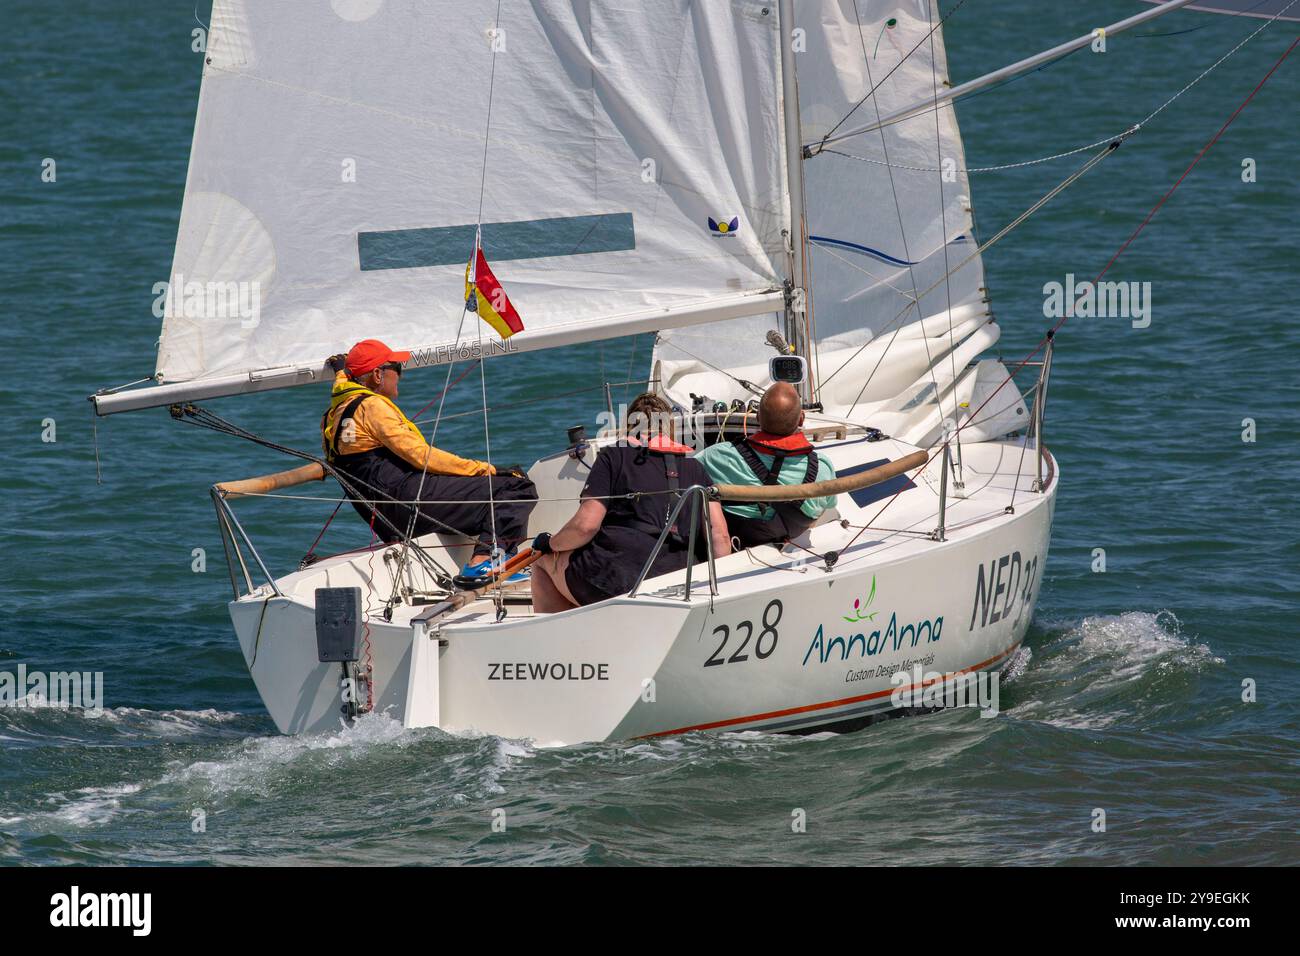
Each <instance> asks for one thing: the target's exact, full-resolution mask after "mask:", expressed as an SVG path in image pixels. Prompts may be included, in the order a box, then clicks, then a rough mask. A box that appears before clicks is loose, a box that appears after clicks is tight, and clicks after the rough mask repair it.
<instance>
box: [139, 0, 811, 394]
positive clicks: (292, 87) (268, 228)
mask: <svg viewBox="0 0 1300 956" xmlns="http://www.w3.org/2000/svg"><path fill="white" fill-rule="evenodd" d="M496 12H497V2H496V0H474V2H467V0H332V2H318V3H310V4H307V3H255V2H251V0H216V2H215V3H214V10H213V17H212V24H211V31H210V40H209V48H208V54H207V58H206V65H205V68H204V77H203V86H202V92H201V94H200V100H199V111H198V118H197V122H196V128H195V134H194V143H193V149H192V153H191V157H190V168H189V176H188V180H187V183H186V188H185V198H184V206H183V209H182V213H181V222H180V232H179V237H178V240H177V246H176V254H175V260H174V265H173V270H172V273H173V276H172V279H173V286H174V289H173V295H172V296H171V298H170V301H169V303H168V308H167V311H166V314H165V318H164V322H163V332H162V340H161V343H160V351H159V355H158V367H157V368H158V373H159V376H160V378H161V380H163V381H166V382H189V381H194V380H200V384H201V382H202V381H213V380H224V379H228V378H232V377H237V376H238V375H240V374H241V373H250V372H252V373H256V372H257V370H265V369H275V368H283V367H285V366H294V365H298V366H315V367H319V366H320V364H321V362H322V360H323V358H324V357H325V356H327V355H329V354H331V353H334V352H338V351H340V350H343V349H345V348H346V347H347V346H348V345H349V344H350V343H352V342H353V341H355V340H357V339H361V338H369V337H375V338H380V339H383V340H385V341H386V342H389V343H390V344H392V345H394V346H395V347H400V348H412V349H417V350H426V351H420V352H418V353H417V357H416V360H415V361H416V364H422V363H431V362H435V361H445V360H447V359H448V358H452V357H456V356H457V355H463V354H464V351H465V350H464V346H465V344H466V343H475V342H476V341H477V339H478V338H479V337H480V336H482V338H483V339H484V341H485V342H486V341H488V340H491V341H492V342H496V341H497V339H496V336H495V335H494V333H492V332H491V330H489V329H487V328H486V327H483V328H479V327H478V326H477V324H476V322H477V320H476V319H474V317H473V316H472V315H470V316H468V317H465V316H464V300H463V289H464V272H465V264H466V261H467V260H468V258H469V255H470V252H471V250H472V248H473V237H474V229H475V225H476V223H477V222H478V221H479V220H480V216H479V204H480V194H481V196H482V215H481V221H482V223H483V227H482V228H483V233H482V234H483V241H484V247H485V251H486V254H487V256H488V258H489V260H490V261H491V262H492V263H493V266H494V268H495V269H496V271H497V274H498V276H499V277H500V279H501V281H502V282H503V284H504V285H505V286H506V288H507V289H508V290H509V294H510V297H511V300H512V301H513V302H514V304H515V306H516V308H517V309H518V311H519V312H520V313H521V314H522V316H523V317H524V322H525V331H524V332H522V333H519V334H518V335H516V336H514V337H513V338H512V339H511V340H510V342H509V343H508V344H509V345H511V346H515V347H518V348H520V349H526V348H530V347H537V343H539V342H544V343H545V344H556V343H559V342H562V341H567V340H581V339H590V338H598V337H601V336H602V335H603V334H613V333H612V332H611V331H610V330H611V329H617V328H619V327H620V325H619V323H618V321H617V320H618V319H619V318H620V317H627V316H629V315H633V316H635V315H638V314H645V313H646V312H647V311H650V310H656V309H657V310H661V311H662V310H675V311H676V312H677V313H680V314H684V315H686V316H687V317H686V318H684V319H683V318H680V316H679V318H677V319H675V320H674V319H666V320H665V324H668V325H671V324H673V322H674V321H701V320H706V319H708V318H711V317H714V316H716V315H738V314H745V313H746V311H747V310H748V311H753V310H757V309H763V310H769V309H771V308H773V307H774V306H773V301H774V300H775V299H778V298H779V296H777V295H775V294H772V293H773V290H779V289H780V288H781V286H782V285H783V284H784V282H785V278H786V271H787V257H786V254H785V251H784V249H785V246H784V240H783V238H782V232H783V230H786V229H787V228H788V222H787V220H788V213H787V210H786V208H785V199H784V196H785V190H784V186H783V179H782V177H783V169H784V166H783V163H782V159H781V137H782V121H781V116H780V104H779V96H778V84H779V67H778V59H779V48H778V46H777V43H778V29H777V24H776V22H775V21H776V16H775V10H774V5H771V4H764V3H756V2H755V3H751V2H707V3H700V2H695V0H656V2H654V3H652V4H647V3H641V2H635V0H618V2H615V0H608V2H601V3H588V2H586V0H502V2H501V4H500V20H499V24H498V26H497V27H496V28H495V29H494V19H495V17H496ZM494 48H495V55H496V63H495V76H494V91H493V93H492V98H491V99H492V107H491V123H490V128H489V126H488V103H489V85H490V83H489V80H490V78H491V77H493V55H494ZM485 134H486V140H487V142H486V150H485ZM485 157H486V168H485ZM710 220H712V221H713V223H714V224H715V226H716V227H711V225H710ZM231 283H233V284H235V285H227V284H231ZM240 284H243V285H240ZM214 288H215V289H216V290H217V296H218V297H217V298H216V299H214V297H213V294H212V290H213V289H214ZM227 289H228V290H230V294H229V296H226V295H225V290H227ZM236 289H239V290H240V291H241V292H243V293H244V299H245V302H244V304H245V305H252V304H253V303H254V302H255V307H254V308H244V309H238V310H236V309H234V308H232V307H230V303H229V301H227V302H226V303H225V305H226V307H225V308H224V309H223V308H222V302H221V298H222V297H225V298H227V299H229V297H230V296H235V297H236V300H237V295H236V293H235V290H236ZM250 291H251V292H252V294H253V298H251V299H250V298H249V292H250ZM764 293H769V294H768V295H766V296H765V295H764ZM196 296H197V298H196ZM214 304H215V308H214ZM232 312H235V314H233V315H232V314H231V313H232ZM218 313H220V314H218ZM462 320H464V327H463V329H462V330H461V331H460V334H459V338H458V334H457V333H458V329H461V326H462ZM623 325H624V326H626V325H627V323H626V322H624V323H623ZM646 327H648V328H655V327H657V326H655V325H649V326H646ZM458 341H459V343H461V348H459V349H457V348H455V346H456V344H457V342H458ZM254 377H256V376H254ZM286 384H287V383H286ZM209 391H211V390H209ZM217 391H221V389H217ZM196 394H203V391H202V390H201V389H200V390H197V391H196Z"/></svg>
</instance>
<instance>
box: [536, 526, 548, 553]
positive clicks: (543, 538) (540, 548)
mask: <svg viewBox="0 0 1300 956" xmlns="http://www.w3.org/2000/svg"><path fill="white" fill-rule="evenodd" d="M533 550H534V551H536V552H537V553H538V554H550V553H551V533H550V532H549V531H543V532H542V533H541V534H539V535H538V536H537V537H535V538H533Z"/></svg>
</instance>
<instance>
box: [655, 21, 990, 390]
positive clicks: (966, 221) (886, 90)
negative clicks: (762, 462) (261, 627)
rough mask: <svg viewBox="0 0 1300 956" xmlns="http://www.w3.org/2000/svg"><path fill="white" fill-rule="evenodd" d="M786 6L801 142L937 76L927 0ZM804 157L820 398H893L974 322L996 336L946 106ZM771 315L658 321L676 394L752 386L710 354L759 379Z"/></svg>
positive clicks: (960, 155)
mask: <svg viewBox="0 0 1300 956" xmlns="http://www.w3.org/2000/svg"><path fill="white" fill-rule="evenodd" d="M795 14H796V18H797V22H796V23H795V24H794V25H793V29H794V30H797V31H800V32H799V33H797V34H795V36H796V43H797V44H798V45H796V48H795V49H796V53H797V55H796V56H795V63H796V69H797V72H798V81H799V106H800V121H801V123H802V127H803V139H804V142H805V143H806V144H810V145H811V144H816V143H817V142H818V141H819V140H820V139H821V138H822V137H823V136H824V135H826V134H827V133H829V132H830V131H831V130H832V129H833V128H835V127H836V126H837V124H840V122H841V120H845V122H844V124H843V127H842V128H852V127H853V126H854V125H863V124H866V123H869V122H871V121H872V120H874V119H875V118H876V116H877V110H878V111H879V115H881V116H883V115H886V114H888V113H889V112H890V111H891V110H895V109H899V108H902V107H904V106H907V105H909V104H911V103H914V102H915V101H917V100H918V99H922V98H924V97H926V96H928V95H932V94H933V93H934V92H935V91H942V90H944V89H945V84H946V83H947V82H948V66H947V56H946V54H945V51H944V45H943V37H942V31H941V29H939V28H938V27H937V25H938V23H939V20H940V14H939V12H938V10H937V6H936V5H935V4H934V3H933V2H931V0H910V2H898V0H888V2H887V0H856V3H855V2H854V0H815V2H807V3H804V2H801V3H799V4H797V5H796V9H795ZM918 45H919V46H918ZM913 48H916V49H915V52H913ZM873 91H874V93H873ZM868 94H871V95H870V96H869V95H868ZM864 100H865V102H864ZM859 104H860V105H859ZM855 107H856V109H855ZM846 118H847V119H846ZM803 167H804V180H805V192H806V205H807V232H808V234H809V252H808V262H809V286H810V290H809V291H810V297H811V303H812V308H813V338H814V345H815V349H814V351H815V355H814V356H813V358H814V361H815V363H816V371H817V382H818V384H819V391H818V395H817V397H818V398H819V399H820V400H822V401H823V402H824V403H825V404H826V406H827V408H828V410H831V409H832V408H834V409H836V410H839V411H841V412H847V411H849V409H850V408H853V407H854V406H855V403H856V411H857V412H858V413H861V412H862V411H863V409H864V406H865V405H869V404H870V403H882V402H883V403H889V401H890V400H891V399H893V400H895V403H898V402H905V401H907V400H908V398H909V397H910V396H911V395H912V394H913V393H914V392H915V389H911V388H909V386H912V385H914V383H918V381H919V380H920V379H922V378H924V379H925V381H926V382H929V381H930V380H931V375H930V371H929V370H930V369H931V367H932V366H936V365H937V364H938V363H939V362H940V360H941V359H942V360H944V361H948V360H949V359H948V358H945V357H946V356H950V353H951V352H952V350H953V348H954V347H955V346H956V345H959V344H960V343H961V341H962V339H963V338H966V337H967V336H970V335H971V334H972V333H973V332H975V331H976V330H977V329H979V328H980V327H981V326H984V327H985V334H984V336H983V338H985V339H987V342H986V344H985V346H984V347H987V345H988V344H992V342H993V341H996V326H995V325H992V326H990V325H989V324H988V318H987V308H986V306H985V295H984V292H983V288H982V287H983V285H984V270H983V265H982V262H981V261H980V258H979V257H978V256H975V257H974V258H973V259H971V261H970V262H969V263H968V264H967V265H965V266H962V267H961V268H960V269H956V267H957V266H958V264H959V263H961V262H962V261H963V260H965V259H967V258H969V257H970V256H971V254H972V253H973V252H974V251H975V247H976V243H975V241H974V235H973V223H972V214H971V205H970V185H969V182H968V179H967V175H966V172H965V169H966V158H965V152H964V150H963V148H962V142H961V135H960V133H959V131H958V128H957V119H956V114H955V111H954V110H953V109H951V108H945V109H942V110H939V111H930V112H928V113H926V114H922V115H920V116H916V117H913V118H910V119H908V120H905V121H902V122H899V123H895V124H892V125H890V126H888V127H886V128H884V129H883V130H876V131H872V132H870V133H864V134H862V135H860V136H857V137H854V138H852V139H850V140H847V141H845V142H844V143H841V144H837V146H835V147H834V151H827V152H822V153H820V154H819V155H816V156H814V157H811V158H808V159H806V160H805V161H804V164H803ZM953 269H956V271H955V272H954V273H953V274H952V275H951V276H949V277H948V278H947V279H946V280H945V279H944V276H945V274H946V273H948V272H949V271H950V270H953ZM936 283H937V284H936ZM931 286H934V288H933V289H932V290H931V291H928V292H927V291H926V290H927V289H929V288H930V287H931ZM918 296H919V299H920V302H919V306H918V303H917V298H918ZM779 320H780V316H777V315H770V316H765V317H757V318H753V319H738V320H735V321H732V322H727V323H717V324H710V325H706V326H696V327H692V328H685V329H677V330H673V331H671V332H665V333H663V334H662V335H661V336H660V341H659V344H658V347H657V350H656V358H657V359H658V360H659V362H660V364H659V368H660V374H661V375H662V376H663V379H664V381H665V384H666V386H667V387H668V389H669V390H670V392H671V393H672V394H673V395H674V397H675V398H677V399H678V400H679V401H682V400H683V398H684V396H686V394H687V393H688V392H692V391H693V392H697V393H707V394H708V395H710V396H711V397H715V398H726V399H729V398H737V397H748V396H747V395H746V393H745V392H744V391H743V390H742V389H741V388H740V387H739V386H738V385H737V384H736V383H735V382H734V381H733V380H731V379H729V378H728V377H727V376H725V375H721V374H719V373H718V372H717V371H716V370H714V369H712V368H711V367H710V366H717V367H718V368H722V369H726V370H727V371H729V372H732V373H734V374H737V375H739V377H741V378H745V379H748V380H750V381H753V382H756V383H762V382H765V381H766V378H767V376H766V363H767V359H768V357H769V356H771V355H772V354H773V352H772V350H771V349H770V347H768V346H766V345H765V344H764V341H763V334H764V330H765V329H767V328H779V327H780V325H779ZM922 320H925V321H924V322H922ZM990 332H991V333H992V334H991V335H990V334H989V333H990ZM864 346H865V347H864ZM882 355H883V361H881V359H882ZM952 371H953V370H951V369H949V370H948V372H949V374H948V376H947V377H948V379H949V380H951V378H952V375H951V372H952ZM957 371H960V369H958V370H957ZM939 384H940V385H942V384H943V383H942V381H940V383H939Z"/></svg>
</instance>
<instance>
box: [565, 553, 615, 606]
mask: <svg viewBox="0 0 1300 956" xmlns="http://www.w3.org/2000/svg"><path fill="white" fill-rule="evenodd" d="M564 584H565V586H566V587H567V588H568V589H569V593H570V594H572V595H573V598H574V600H575V601H577V602H578V604H579V605H580V606H582V607H586V606H587V605H588V604H595V603H597V602H598V601H607V600H609V599H610V598H612V597H614V595H613V594H606V593H605V592H604V591H602V590H601V589H600V588H598V587H595V586H594V585H593V584H592V583H591V582H590V581H588V580H587V576H586V575H585V574H583V573H582V571H581V569H580V568H575V567H574V565H573V561H572V559H570V561H569V566H568V567H567V568H565V569H564Z"/></svg>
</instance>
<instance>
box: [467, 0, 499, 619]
mask: <svg viewBox="0 0 1300 956" xmlns="http://www.w3.org/2000/svg"><path fill="white" fill-rule="evenodd" d="M500 29H501V0H497V12H496V16H495V17H493V19H492V70H491V73H490V74H489V76H488V101H487V120H486V122H485V123H484V128H483V167H482V171H481V174H480V176H479V186H478V216H477V218H476V219H475V230H474V253H473V258H472V260H471V262H472V265H471V266H470V268H471V270H472V274H473V276H474V280H475V282H477V280H478V257H479V253H480V250H481V249H482V248H483V196H484V194H485V193H486V192H487V158H488V144H489V143H490V142H491V138H492V137H491V133H492V96H493V93H494V92H495V89H496V78H497V38H498V37H499V35H500V33H499V31H500ZM485 261H486V260H485ZM474 294H475V295H477V294H478V292H477V291H475V293H474ZM467 305H468V304H467ZM462 319H463V316H462ZM474 326H475V328H476V330H477V332H478V343H479V354H480V355H482V354H483V322H482V320H481V319H480V321H478V322H475V323H474ZM478 373H479V378H478V380H479V391H480V393H481V394H482V398H483V445H484V452H485V454H486V455H487V460H488V462H489V468H490V467H491V461H492V432H491V429H490V428H489V426H488V410H487V367H486V366H485V365H484V364H483V362H482V361H481V360H480V361H479V365H478ZM487 486H488V523H489V524H490V525H491V526H492V553H491V554H490V555H488V559H489V561H490V562H491V567H492V568H493V569H494V570H495V569H496V566H497V561H498V560H499V559H500V551H501V548H500V545H499V543H498V542H497V505H496V501H495V497H496V496H495V494H494V489H493V488H492V475H491V474H489V475H488V476H487ZM502 600H503V596H502V594H501V592H500V591H499V590H498V591H497V593H496V602H497V613H498V619H499V618H500V612H501V609H502V607H503V605H502V603H501V602H502Z"/></svg>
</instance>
